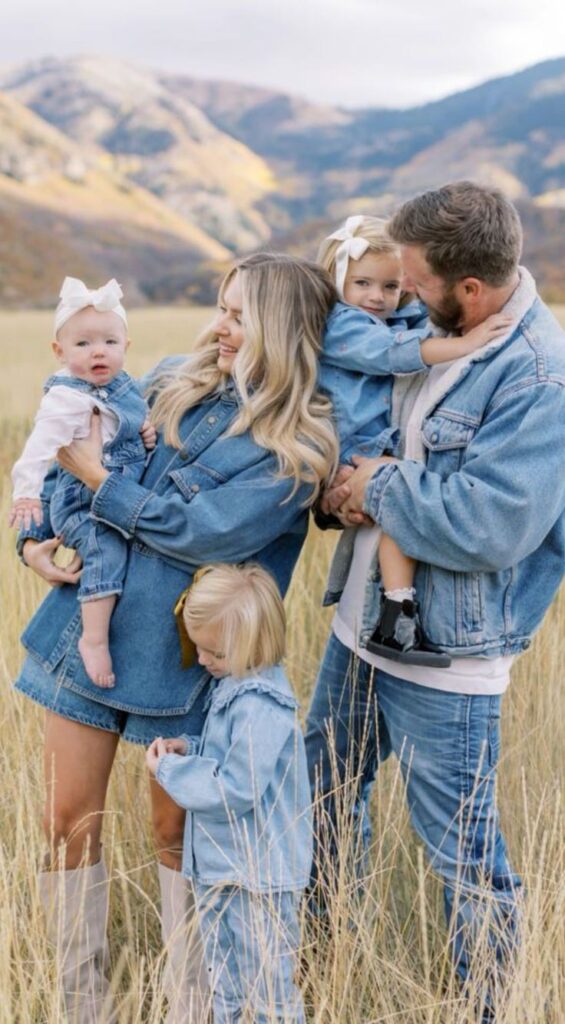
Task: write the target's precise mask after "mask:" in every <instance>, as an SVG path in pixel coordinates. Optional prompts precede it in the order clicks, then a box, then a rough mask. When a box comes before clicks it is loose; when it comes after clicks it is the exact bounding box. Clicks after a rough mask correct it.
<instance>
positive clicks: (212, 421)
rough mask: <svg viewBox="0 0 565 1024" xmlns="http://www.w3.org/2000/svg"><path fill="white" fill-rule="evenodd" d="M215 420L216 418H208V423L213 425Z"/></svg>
mask: <svg viewBox="0 0 565 1024" xmlns="http://www.w3.org/2000/svg"><path fill="white" fill-rule="evenodd" d="M217 419H218V417H217V416H208V423H215V422H216V420H217Z"/></svg>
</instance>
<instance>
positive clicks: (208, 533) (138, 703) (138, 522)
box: [19, 385, 309, 716]
mask: <svg viewBox="0 0 565 1024" xmlns="http://www.w3.org/2000/svg"><path fill="white" fill-rule="evenodd" d="M238 408H239V405H238V396H237V392H236V389H235V387H234V386H233V385H231V386H229V387H227V388H226V389H224V390H222V391H218V392H216V393H214V394H213V395H211V396H210V397H209V398H208V399H206V400H204V401H202V402H201V403H200V404H199V405H198V406H196V407H195V408H193V409H190V410H189V411H188V412H187V413H186V414H185V416H184V417H183V419H182V422H181V425H180V436H181V438H182V446H181V448H180V449H176V448H171V447H169V446H168V445H166V444H165V443H164V441H163V439H162V437H161V436H160V437H159V438H158V441H157V447H156V448H155V449H154V451H153V453H152V454H151V457H150V458H149V461H148V465H147V467H146V470H145V473H144V477H143V484H140V483H137V482H136V481H135V480H132V479H131V478H129V477H126V476H124V475H123V474H122V473H120V472H118V471H117V470H112V472H111V473H110V475H109V476H108V477H107V478H106V480H105V481H104V483H103V484H102V486H101V487H100V488H99V489H98V490H97V491H96V493H95V494H94V497H93V500H92V506H91V514H92V516H93V517H94V519H95V520H96V522H98V523H101V524H103V525H105V526H108V527H110V528H111V529H113V530H114V531H117V532H118V533H119V534H121V535H122V536H123V537H124V538H125V539H126V540H127V541H128V544H129V556H128V566H127V573H126V579H125V583H124V589H123V593H122V596H121V598H120V600H119V601H118V603H117V605H116V608H115V610H114V613H113V615H112V620H111V623H110V649H111V651H112V659H113V666H114V671H115V674H116V685H115V687H114V688H113V689H112V690H101V689H100V688H99V687H97V686H95V685H94V684H93V683H92V682H91V681H90V679H89V678H88V676H87V674H86V671H85V670H84V666H83V664H82V660H81V658H80V655H79V653H78V649H77V640H78V637H79V635H80V626H81V624H80V609H79V605H78V602H77V588H76V587H74V586H63V587H58V588H54V589H53V590H52V591H51V592H50V593H49V594H48V596H47V597H46V598H45V600H44V601H43V603H42V604H41V606H40V607H39V609H38V610H37V612H36V613H35V615H34V617H33V618H32V620H31V622H30V623H29V625H28V626H27V628H26V629H25V631H24V634H23V637H22V642H23V644H24V646H25V647H26V649H27V650H28V651H29V653H31V654H33V656H34V658H35V660H36V661H38V662H39V663H40V664H41V665H42V667H43V668H44V669H45V671H46V672H47V673H49V674H50V675H51V677H52V680H53V692H54V693H55V691H56V689H57V687H58V686H59V685H60V686H63V687H65V688H68V689H71V690H73V691H74V692H75V693H77V694H81V695H83V696H85V697H88V698H89V701H95V700H97V701H100V702H101V703H102V704H104V705H107V706H109V707H113V708H116V709H117V710H120V711H126V712H133V713H134V714H146V715H149V716H161V715H163V716H169V715H175V714H176V715H185V714H187V713H188V712H189V711H190V708H191V707H192V705H193V703H194V702H195V701H196V700H197V699H198V697H199V694H200V693H201V690H202V686H203V685H205V683H206V681H207V678H208V677H207V675H206V673H204V672H203V671H202V669H201V668H200V667H199V666H197V665H195V666H193V667H191V668H188V669H184V668H183V667H182V663H181V651H180V645H179V639H178V634H177V628H176V623H175V619H174V615H173V609H174V607H175V604H176V602H177V600H178V597H179V595H180V594H181V593H182V591H183V590H184V589H185V588H186V587H187V586H188V585H189V584H190V581H191V579H192V576H193V574H194V572H195V570H196V569H197V568H198V567H199V566H200V565H203V564H205V563H206V562H209V561H226V562H240V561H244V560H250V559H253V560H256V561H258V562H259V563H260V564H261V565H263V566H264V567H265V568H266V569H267V570H268V571H270V572H271V573H272V575H273V576H274V578H275V579H276V581H277V583H278V586H279V588H280V590H281V592H282V593H283V594H284V592H285V591H286V589H287V587H288V583H289V581H290V577H291V574H292V570H293V568H294V565H295V563H296V560H297V558H298V555H299V554H300V550H301V548H302V544H303V542H304V538H305V535H306V527H307V520H308V512H307V510H306V509H305V508H304V503H305V502H306V501H307V499H308V496H309V487H308V486H306V485H303V486H300V487H299V488H298V489H297V491H296V493H295V494H294V495H292V497H291V491H292V487H293V482H292V481H291V480H288V479H286V480H281V479H279V478H277V477H276V469H277V463H276V459H275V457H274V456H273V454H272V453H271V452H268V451H267V450H266V449H264V448H261V447H259V446H258V445H257V444H256V443H255V442H254V440H253V438H252V437H251V435H250V433H249V432H247V433H244V434H241V435H238V436H236V437H227V436H226V431H227V430H228V428H229V426H230V424H231V423H232V422H233V420H234V418H235V416H236V414H237V412H238ZM50 487H52V478H48V479H47V480H46V485H45V495H46V497H48V496H49V493H50V491H49V489H50ZM286 499H288V500H286ZM49 536H52V533H51V531H50V530H49V524H48V523H44V524H43V526H42V527H40V528H38V527H31V528H30V530H29V531H25V532H22V533H21V534H20V538H19V544H20V547H21V545H22V544H23V543H24V541H25V539H26V538H27V537H33V538H35V539H38V540H41V539H45V538H46V537H49ZM24 683H25V680H24V678H23V677H22V684H21V688H22V689H23V687H24Z"/></svg>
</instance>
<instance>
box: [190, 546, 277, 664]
mask: <svg viewBox="0 0 565 1024" xmlns="http://www.w3.org/2000/svg"><path fill="white" fill-rule="evenodd" d="M183 619H184V624H185V626H186V629H187V632H188V634H189V636H190V634H191V630H192V629H202V628H203V627H206V626H210V625H219V626H220V627H221V635H222V650H223V653H224V658H225V661H226V664H227V666H228V668H229V671H230V674H231V675H234V676H244V675H247V674H248V673H249V672H253V671H257V670H259V669H262V668H267V667H268V666H269V665H276V664H277V663H278V662H279V661H280V660H281V659H282V658H283V657H284V651H285V629H286V618H285V611H284V605H283V602H282V598H281V595H280V593H279V589H278V587H277V585H276V583H275V581H274V579H273V577H272V576H271V575H270V574H269V573H268V572H266V570H265V569H263V568H261V566H260V565H257V564H256V563H254V562H248V563H246V564H244V565H223V564H222V565H220V564H218V565H207V566H204V567H203V568H202V569H200V570H199V571H198V573H197V574H196V576H195V580H194V582H193V584H192V586H191V587H190V589H189V591H188V594H187V597H186V601H185V605H184V610H183Z"/></svg>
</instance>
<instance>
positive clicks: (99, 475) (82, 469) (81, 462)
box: [57, 409, 109, 491]
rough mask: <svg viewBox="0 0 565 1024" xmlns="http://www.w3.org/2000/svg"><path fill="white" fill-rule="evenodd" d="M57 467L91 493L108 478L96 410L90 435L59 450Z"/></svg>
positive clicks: (99, 422) (96, 410)
mask: <svg viewBox="0 0 565 1024" xmlns="http://www.w3.org/2000/svg"><path fill="white" fill-rule="evenodd" d="M57 461H58V462H59V465H60V466H62V467H63V469H66V470H67V472H68V473H72V475H73V476H76V477H77V479H78V480H82V482H83V484H86V486H87V487H90V489H91V490H92V491H96V490H98V488H99V487H100V484H101V483H103V482H104V480H105V479H106V477H107V476H109V473H108V470H107V469H104V466H103V465H102V425H101V420H100V413H99V412H98V409H94V411H93V413H92V419H91V421H90V434H89V435H88V437H85V438H83V439H82V440H80V441H72V442H71V444H69V445H67V446H66V448H59V451H58V453H57Z"/></svg>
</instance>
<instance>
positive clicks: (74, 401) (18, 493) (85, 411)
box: [12, 385, 93, 501]
mask: <svg viewBox="0 0 565 1024" xmlns="http://www.w3.org/2000/svg"><path fill="white" fill-rule="evenodd" d="M92 405H93V403H92V401H91V399H90V397H89V396H88V395H86V394H84V392H81V391H78V390H75V389H74V388H67V387H65V386H64V385H55V386H54V387H52V388H50V390H49V391H48V392H47V394H46V395H44V396H43V398H42V400H41V404H40V406H39V409H38V410H37V415H36V417H35V424H34V427H33V430H32V432H31V434H30V436H29V437H28V439H27V441H26V444H25V447H24V450H23V452H22V454H21V456H20V458H19V459H18V461H17V462H16V464H15V466H14V468H13V470H12V485H13V500H14V501H16V500H17V499H18V498H39V496H40V494H41V488H42V486H43V480H44V478H45V474H46V472H47V470H48V468H49V464H50V463H51V462H52V461H53V459H54V458H55V456H56V455H57V452H58V451H59V448H62V447H63V446H64V445H67V444H70V443H71V441H73V440H74V439H75V438H79V437H87V436H88V434H89V431H90V417H91V414H92Z"/></svg>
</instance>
